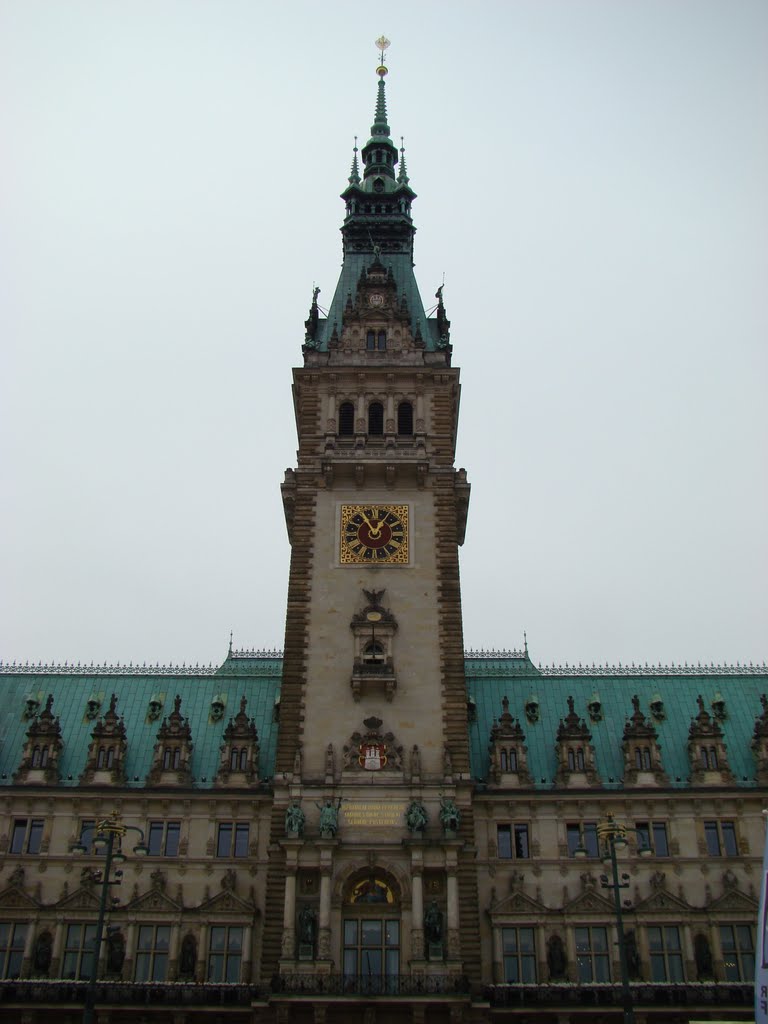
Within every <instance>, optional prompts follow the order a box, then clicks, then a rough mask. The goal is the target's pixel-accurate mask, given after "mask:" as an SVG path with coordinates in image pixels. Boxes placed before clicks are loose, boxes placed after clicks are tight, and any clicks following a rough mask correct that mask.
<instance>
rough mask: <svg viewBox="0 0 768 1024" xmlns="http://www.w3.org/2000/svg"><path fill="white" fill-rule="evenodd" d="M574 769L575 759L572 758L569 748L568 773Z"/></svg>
mask: <svg viewBox="0 0 768 1024" xmlns="http://www.w3.org/2000/svg"><path fill="white" fill-rule="evenodd" d="M575 768H576V758H575V757H574V756H573V751H572V750H571V749H570V748H569V750H568V771H569V772H572V771H574V770H575Z"/></svg>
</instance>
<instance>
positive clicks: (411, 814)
mask: <svg viewBox="0 0 768 1024" xmlns="http://www.w3.org/2000/svg"><path fill="white" fill-rule="evenodd" d="M405 824H406V825H407V826H408V831H409V832H411V833H414V834H415V833H417V832H423V831H424V829H425V828H426V827H427V812H426V809H425V807H424V805H423V804H420V803H419V802H418V800H412V801H411V803H410V804H409V806H408V809H407V810H406V812H405Z"/></svg>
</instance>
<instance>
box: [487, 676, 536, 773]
mask: <svg viewBox="0 0 768 1024" xmlns="http://www.w3.org/2000/svg"><path fill="white" fill-rule="evenodd" d="M501 709H502V710H501V716H500V718H499V719H498V721H496V720H494V723H493V727H492V728H491V742H490V746H489V750H490V760H491V781H492V782H493V784H494V785H496V786H531V785H533V779H532V778H531V774H530V772H529V771H528V748H527V747H526V745H525V733H524V732H523V729H522V726H521V725H520V722H519V720H518V719H516V718H513V717H512V715H511V714H510V713H509V698H508V697H507V696H506V694H505V695H504V697H503V698H502V701H501Z"/></svg>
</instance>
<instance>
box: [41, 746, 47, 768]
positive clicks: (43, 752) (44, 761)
mask: <svg viewBox="0 0 768 1024" xmlns="http://www.w3.org/2000/svg"><path fill="white" fill-rule="evenodd" d="M47 764H48V747H47V746H45V747H43V749H42V750H41V751H40V767H41V768H45V767H46V765H47Z"/></svg>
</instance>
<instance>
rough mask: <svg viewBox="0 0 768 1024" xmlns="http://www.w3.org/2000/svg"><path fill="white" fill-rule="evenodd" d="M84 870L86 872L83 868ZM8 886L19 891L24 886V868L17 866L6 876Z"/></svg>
mask: <svg viewBox="0 0 768 1024" xmlns="http://www.w3.org/2000/svg"><path fill="white" fill-rule="evenodd" d="M84 870H88V869H87V868H85V869H84ZM8 885H15V886H16V888H17V889H21V888H23V886H24V868H23V867H21V865H19V864H17V865H16V867H15V868H14V869H13V871H12V872H11V873H10V875H9V876H8Z"/></svg>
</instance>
